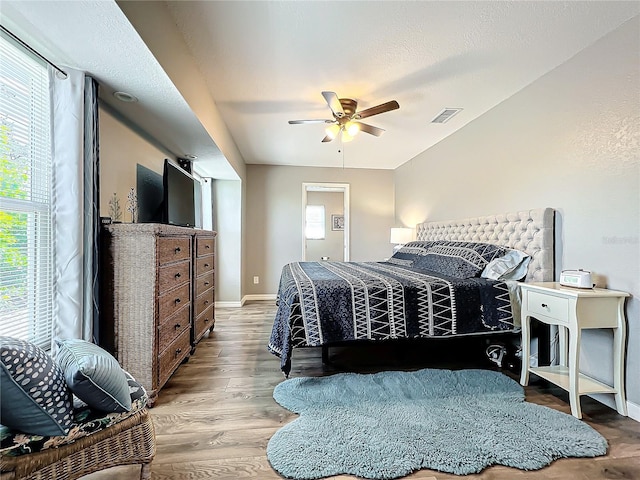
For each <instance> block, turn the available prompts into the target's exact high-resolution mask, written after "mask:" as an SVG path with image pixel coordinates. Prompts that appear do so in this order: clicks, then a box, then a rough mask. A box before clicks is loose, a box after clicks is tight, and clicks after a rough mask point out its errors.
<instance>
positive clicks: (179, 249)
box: [173, 247, 181, 253]
mask: <svg viewBox="0 0 640 480" xmlns="http://www.w3.org/2000/svg"><path fill="white" fill-rule="evenodd" d="M173 251H174V253H179V252H180V251H181V248H180V247H176V248H174V249H173Z"/></svg>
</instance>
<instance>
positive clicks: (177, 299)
mask: <svg viewBox="0 0 640 480" xmlns="http://www.w3.org/2000/svg"><path fill="white" fill-rule="evenodd" d="M181 301H182V300H180V299H179V298H176V299H175V300H174V302H175V303H176V304H178V303H180V302H181Z"/></svg>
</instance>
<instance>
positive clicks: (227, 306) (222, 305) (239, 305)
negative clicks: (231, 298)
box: [215, 302, 242, 308]
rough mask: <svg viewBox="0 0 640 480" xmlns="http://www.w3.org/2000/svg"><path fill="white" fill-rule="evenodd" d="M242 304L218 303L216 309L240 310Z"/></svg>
mask: <svg viewBox="0 0 640 480" xmlns="http://www.w3.org/2000/svg"><path fill="white" fill-rule="evenodd" d="M241 306H242V302H216V306H215V308H240V307H241Z"/></svg>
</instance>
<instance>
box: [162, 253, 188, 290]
mask: <svg viewBox="0 0 640 480" xmlns="http://www.w3.org/2000/svg"><path fill="white" fill-rule="evenodd" d="M190 267H191V262H189V261H183V262H179V263H173V264H170V265H165V266H164V267H161V268H159V269H158V293H159V294H160V295H162V294H163V293H164V292H167V291H168V290H171V289H173V288H175V287H177V286H178V285H181V284H183V283H188V282H189V279H190V278H191V275H190V272H191V268H190Z"/></svg>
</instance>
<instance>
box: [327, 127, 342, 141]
mask: <svg viewBox="0 0 640 480" xmlns="http://www.w3.org/2000/svg"><path fill="white" fill-rule="evenodd" d="M325 133H326V134H327V136H328V137H329V138H331V140H333V139H334V138H336V137H337V136H338V133H340V125H338V124H337V123H334V124H333V125H329V126H328V127H327V128H326V129H325Z"/></svg>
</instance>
